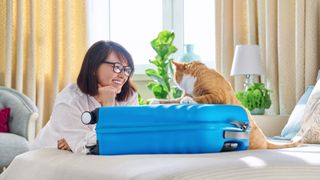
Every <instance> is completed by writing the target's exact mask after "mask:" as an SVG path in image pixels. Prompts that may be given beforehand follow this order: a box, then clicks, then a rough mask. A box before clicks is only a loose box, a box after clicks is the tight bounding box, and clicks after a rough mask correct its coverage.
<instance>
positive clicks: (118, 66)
mask: <svg viewBox="0 0 320 180" xmlns="http://www.w3.org/2000/svg"><path fill="white" fill-rule="evenodd" d="M103 63H106V64H112V67H113V72H115V73H117V74H120V73H122V71H124V74H125V75H126V76H130V75H131V73H132V68H131V67H130V66H123V65H122V64H120V63H114V62H109V61H103Z"/></svg>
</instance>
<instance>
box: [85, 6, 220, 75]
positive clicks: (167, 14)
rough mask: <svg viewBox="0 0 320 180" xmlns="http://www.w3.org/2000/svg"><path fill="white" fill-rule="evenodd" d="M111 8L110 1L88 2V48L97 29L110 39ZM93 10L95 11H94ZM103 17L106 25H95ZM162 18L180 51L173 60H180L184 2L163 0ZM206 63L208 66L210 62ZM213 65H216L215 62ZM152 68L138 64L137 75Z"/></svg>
mask: <svg viewBox="0 0 320 180" xmlns="http://www.w3.org/2000/svg"><path fill="white" fill-rule="evenodd" d="M97 2H98V3H97ZM101 3H103V5H104V6H103V7H104V8H103V10H102V8H101V7H100V6H101ZM97 8H98V9H99V8H101V10H100V11H97V10H96V9H97ZM110 8H111V7H110V0H95V1H92V0H87V22H88V23H87V26H88V31H87V37H88V39H87V44H88V47H89V46H91V45H92V44H93V43H94V41H95V36H99V34H96V29H101V30H102V31H104V32H103V33H102V32H101V35H100V36H99V37H103V38H104V39H110V22H111V21H110V12H111V11H110ZM92 9H95V10H94V11H93V10H92ZM103 16H104V17H108V19H107V23H106V24H102V23H94V22H95V21H94V20H96V19H97V18H100V17H103ZM162 17H163V22H162V27H163V29H167V30H172V31H173V32H175V39H174V42H173V44H174V45H175V46H176V47H177V48H178V51H177V52H176V53H175V54H174V55H173V59H178V57H180V56H181V55H182V54H183V50H184V0H162ZM92 32H95V33H92ZM102 34H103V35H102ZM213 48H214V47H213ZM155 55H156V53H155ZM149 58H152V57H149ZM204 63H206V64H207V63H208V62H204ZM213 64H215V63H214V62H213ZM152 67H154V66H153V65H152V64H150V63H149V64H137V65H135V74H137V75H142V74H145V71H144V69H146V68H152Z"/></svg>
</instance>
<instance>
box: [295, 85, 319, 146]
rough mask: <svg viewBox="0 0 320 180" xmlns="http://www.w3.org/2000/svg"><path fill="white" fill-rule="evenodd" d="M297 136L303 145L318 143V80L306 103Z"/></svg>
mask: <svg viewBox="0 0 320 180" xmlns="http://www.w3.org/2000/svg"><path fill="white" fill-rule="evenodd" d="M297 136H300V137H302V139H303V142H304V143H320V80H319V81H318V82H317V84H316V86H315V87H314V89H313V91H312V93H311V95H310V98H309V100H308V102H307V105H306V108H305V112H304V115H303V121H302V125H301V129H300V131H299V132H298V134H297Z"/></svg>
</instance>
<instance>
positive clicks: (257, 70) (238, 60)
mask: <svg viewBox="0 0 320 180" xmlns="http://www.w3.org/2000/svg"><path fill="white" fill-rule="evenodd" d="M263 74H265V70H264V68H263V67H262V62H261V56H260V48H259V46H258V45H253V44H249V45H237V46H236V49H235V53H234V58H233V63H232V68H231V72H230V75H231V76H236V75H245V76H246V81H245V83H244V87H245V89H247V88H248V87H249V85H251V84H252V82H251V76H252V75H263Z"/></svg>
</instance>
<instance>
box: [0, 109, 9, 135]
mask: <svg viewBox="0 0 320 180" xmlns="http://www.w3.org/2000/svg"><path fill="white" fill-rule="evenodd" d="M9 117H10V108H3V109H0V132H9V126H8V121H9Z"/></svg>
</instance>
